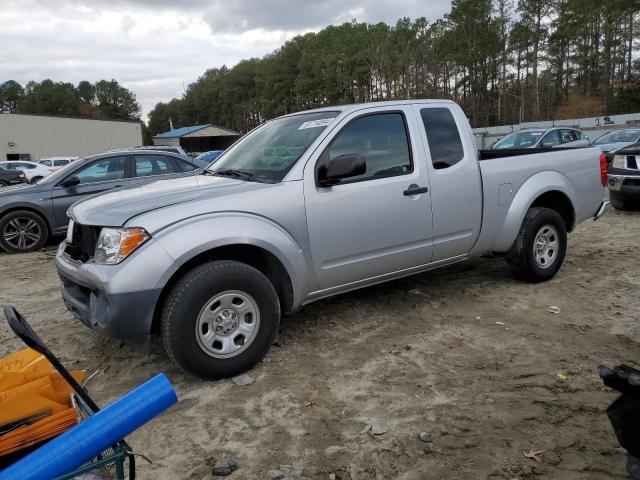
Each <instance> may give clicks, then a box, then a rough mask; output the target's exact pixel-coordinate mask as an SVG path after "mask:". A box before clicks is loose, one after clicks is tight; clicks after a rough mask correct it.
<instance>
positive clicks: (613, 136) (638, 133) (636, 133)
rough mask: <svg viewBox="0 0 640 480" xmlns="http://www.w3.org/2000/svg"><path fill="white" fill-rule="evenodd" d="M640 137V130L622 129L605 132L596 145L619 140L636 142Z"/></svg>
mask: <svg viewBox="0 0 640 480" xmlns="http://www.w3.org/2000/svg"><path fill="white" fill-rule="evenodd" d="M638 137H640V130H622V131H618V132H616V131H614V132H609V133H605V134H604V135H602V136H601V137H600V138H598V139H597V140H596V141H595V142H593V144H594V145H603V144H605V143H618V142H635V141H637V140H638Z"/></svg>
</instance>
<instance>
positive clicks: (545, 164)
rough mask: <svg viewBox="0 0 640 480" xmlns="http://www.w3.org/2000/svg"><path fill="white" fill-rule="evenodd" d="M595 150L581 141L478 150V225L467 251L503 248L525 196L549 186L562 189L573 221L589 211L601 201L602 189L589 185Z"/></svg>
mask: <svg viewBox="0 0 640 480" xmlns="http://www.w3.org/2000/svg"><path fill="white" fill-rule="evenodd" d="M600 153H601V151H600V149H599V148H584V147H583V148H563V149H558V148H537V149H535V150H534V151H533V152H532V150H531V149H529V150H527V149H518V150H516V149H514V150H481V151H480V152H479V153H478V158H479V159H480V160H482V161H480V162H479V166H480V174H481V177H482V189H483V193H484V204H483V209H482V231H481V234H480V236H479V238H478V241H477V242H476V245H475V247H474V249H473V251H474V252H485V251H495V252H505V251H507V250H508V249H509V248H510V247H511V245H512V243H513V239H514V238H515V235H516V234H517V232H518V230H519V229H520V226H521V224H522V212H526V211H527V209H528V208H529V207H530V205H529V204H528V202H531V199H535V198H538V197H539V195H541V194H543V193H544V192H547V191H550V190H552V191H553V190H554V189H557V190H558V191H560V192H568V193H565V194H563V195H565V196H566V197H568V200H570V202H571V204H572V205H573V209H574V212H573V213H574V221H573V225H575V224H577V223H579V222H582V221H584V220H586V219H587V218H590V217H592V216H593V215H594V214H595V212H596V211H597V210H598V208H599V206H600V205H601V203H602V201H603V195H602V191H601V190H600V189H597V188H594V185H599V184H600ZM515 156H517V157H518V158H511V157H515ZM489 160H490V161H489ZM558 174H560V175H558ZM573 225H570V228H569V230H570V229H571V228H573Z"/></svg>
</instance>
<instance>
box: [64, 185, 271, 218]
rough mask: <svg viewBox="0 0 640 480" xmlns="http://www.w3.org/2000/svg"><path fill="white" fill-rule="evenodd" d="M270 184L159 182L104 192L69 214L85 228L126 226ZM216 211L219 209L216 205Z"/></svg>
mask: <svg viewBox="0 0 640 480" xmlns="http://www.w3.org/2000/svg"><path fill="white" fill-rule="evenodd" d="M268 186H269V185H266V184H261V183H255V182H247V181H242V180H236V179H232V178H226V177H213V176H204V175H196V176H193V177H184V178H177V179H174V180H157V181H155V182H151V183H147V184H145V185H142V186H137V187H130V188H125V189H120V190H114V191H112V192H108V193H103V194H100V195H96V196H94V197H90V198H87V199H84V200H81V201H80V202H78V203H75V204H73V205H72V206H71V207H70V208H69V211H68V212H67V213H68V215H69V216H70V217H71V218H73V219H74V220H75V221H76V222H78V223H80V224H82V225H98V226H111V227H115V226H122V225H124V224H125V223H126V222H127V221H128V220H130V219H131V218H133V217H136V216H138V215H141V214H143V213H146V212H149V211H152V210H158V209H161V208H165V207H169V206H172V205H177V204H182V203H184V204H185V206H184V208H185V212H188V210H189V206H188V205H186V204H188V203H189V202H194V201H197V200H201V199H214V198H217V197H222V196H226V195H230V194H235V193H238V192H242V191H248V190H253V189H256V188H264V187H268ZM211 209H212V211H214V210H215V207H214V206H213V205H212V207H211Z"/></svg>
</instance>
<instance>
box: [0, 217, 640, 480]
mask: <svg viewBox="0 0 640 480" xmlns="http://www.w3.org/2000/svg"><path fill="white" fill-rule="evenodd" d="M639 245H640V212H627V213H620V212H616V211H613V210H609V211H608V212H607V214H606V215H605V217H604V218H603V219H601V220H600V221H599V222H596V223H593V222H591V221H588V222H585V223H584V224H582V225H580V226H579V227H578V229H577V230H576V232H574V233H573V234H571V235H570V237H569V250H568V252H567V258H566V260H565V263H564V266H563V268H562V269H561V271H560V272H559V274H558V275H557V276H556V278H555V279H553V280H552V281H550V282H547V283H544V284H539V285H529V284H524V283H519V282H517V281H515V280H513V279H512V278H511V277H510V275H509V271H508V268H507V266H506V264H505V263H504V262H502V261H498V260H494V259H487V258H480V259H474V260H471V261H468V262H464V263H461V264H458V265H455V266H452V267H448V268H445V269H442V270H436V271H433V272H429V273H425V274H421V275H417V276H414V277H410V278H407V279H403V280H399V281H395V282H392V283H388V284H385V285H380V286H377V287H373V288H368V289H364V290H360V291H358V292H354V293H351V294H347V295H342V296H340V297H336V298H333V299H328V300H324V301H321V302H318V303H315V304H312V305H309V306H307V307H306V308H304V309H303V310H302V311H300V312H299V313H296V314H295V315H292V316H290V317H287V318H286V319H285V320H284V321H283V323H282V328H281V335H280V341H279V345H278V346H274V347H273V349H272V351H271V353H270V354H269V356H268V357H267V359H266V360H265V362H264V363H262V364H260V365H259V366H258V367H256V368H255V369H254V370H253V371H251V372H250V375H251V376H252V377H253V378H254V379H255V382H254V383H252V384H250V385H246V386H236V385H234V384H233V383H232V382H231V381H229V380H226V381H220V382H209V383H206V382H201V381H198V380H195V379H193V378H190V377H188V376H185V375H183V374H182V373H181V372H179V371H178V370H177V369H176V368H175V367H174V366H172V365H171V364H170V363H169V361H168V360H167V358H166V356H165V355H164V354H163V352H162V348H161V346H160V344H159V343H158V340H157V339H156V343H155V344H154V345H153V348H152V352H151V354H150V355H147V354H145V353H143V352H141V351H139V350H137V349H136V348H135V347H131V346H128V345H123V344H121V343H120V342H118V341H114V340H111V339H107V338H104V337H102V336H100V335H98V334H97V333H94V332H92V331H90V330H88V329H86V328H85V327H84V326H82V325H81V324H80V323H79V322H77V321H76V320H74V319H73V318H72V316H71V315H70V314H69V313H67V311H66V310H65V308H64V306H63V304H62V301H61V299H60V296H59V294H58V280H57V276H56V273H55V266H54V261H53V254H54V249H55V248H54V246H51V247H49V248H48V249H46V250H45V251H43V252H38V253H34V254H29V255H21V256H19V255H6V254H0V274H1V275H0V303H2V304H5V303H8V304H12V305H15V306H16V307H17V308H18V309H19V310H20V311H21V312H23V314H24V315H25V316H26V317H27V319H28V320H30V321H31V323H32V325H33V326H34V328H35V329H36V330H37V331H38V332H39V333H40V334H41V336H42V337H43V339H44V340H45V342H46V343H47V344H48V345H49V346H50V348H51V349H52V350H53V351H54V352H55V353H56V354H58V356H59V357H61V358H62V359H63V361H64V362H65V363H66V364H67V365H68V366H69V367H72V368H86V369H89V370H94V369H101V372H100V373H99V374H98V375H97V376H96V377H95V378H94V379H93V380H92V382H91V383H90V385H89V389H90V391H91V393H92V395H93V396H94V397H95V398H96V400H98V402H99V403H100V404H106V403H107V402H109V401H111V400H112V399H114V398H116V397H118V396H120V395H122V394H123V393H125V392H126V391H128V390H129V389H131V388H133V387H135V386H136V385H138V384H140V383H142V382H144V381H145V380H146V379H148V378H150V377H151V376H152V375H154V374H155V373H157V372H160V371H163V372H165V373H166V374H167V375H168V376H169V378H170V379H171V381H172V382H173V383H174V385H175V387H176V389H177V391H178V394H179V397H180V400H181V401H180V404H179V406H178V407H174V408H173V409H172V410H171V411H169V412H167V413H166V414H165V415H163V416H162V417H160V418H158V419H156V420H155V421H154V422H152V423H151V424H149V425H147V426H145V427H143V428H142V429H141V430H139V431H138V432H136V433H134V434H133V435H131V436H130V437H129V440H130V443H131V444H132V445H133V447H134V449H135V450H136V451H138V452H140V453H144V454H145V455H147V456H149V457H150V458H151V459H152V460H153V464H152V465H146V464H145V463H144V462H143V461H141V460H140V461H139V469H138V472H139V476H140V478H142V479H178V478H187V479H194V480H202V479H204V478H207V477H208V476H209V475H210V471H211V467H212V466H213V464H214V463H215V461H216V460H219V459H221V458H223V457H224V456H231V457H233V458H234V459H235V460H237V462H238V463H239V466H240V468H239V470H238V471H237V472H235V473H234V474H232V476H231V477H229V478H237V479H272V478H274V477H276V478H277V477H278V476H279V475H285V477H280V478H311V479H329V478H330V475H331V474H335V475H336V478H337V479H343V480H345V479H358V480H360V479H392V478H394V479H395V478H400V479H475V478H491V479H500V478H519V479H525V478H552V479H563V480H571V479H587V478H588V479H594V478H596V479H597V478H624V459H625V454H624V451H623V450H621V449H620V448H618V447H617V442H616V440H615V437H614V436H613V432H612V430H611V428H610V426H609V423H608V420H607V418H606V415H605V413H604V411H605V409H606V407H607V406H608V405H609V403H610V402H611V401H613V400H614V398H615V396H616V395H615V394H614V393H612V392H610V391H607V389H605V388H604V386H603V385H602V383H601V382H600V380H599V378H598V376H597V372H596V366H597V365H598V363H601V362H605V363H608V364H617V363H621V362H628V363H631V364H634V362H635V364H636V365H637V364H638V363H639V362H640V359H639V353H640V323H639V322H638V319H639V318H640V295H639V294H638V293H639V292H640V268H638V267H639V265H640V248H639ZM143 274H144V273H143V272H141V275H143ZM551 306H555V307H558V308H559V309H560V313H552V312H550V311H549V308H550V307H551ZM21 347H22V344H21V343H20V342H19V340H18V339H17V338H15V337H14V336H13V334H12V333H11V332H10V330H9V328H8V327H7V325H6V324H5V323H4V322H0V355H2V354H7V353H9V352H12V351H15V350H17V349H19V348H21ZM559 373H560V374H561V375H560V376H558V374H559ZM563 375H564V376H566V379H564V380H562V379H561V377H562V376H563ZM371 424H374V426H375V427H376V430H377V432H378V433H380V432H385V431H386V433H382V434H381V435H375V436H374V435H372V434H371V432H367V431H366V430H367V426H368V425H371ZM420 432H427V433H428V438H426V440H429V441H426V442H425V441H423V440H421V439H420V438H419V434H420ZM527 452H541V454H540V455H539V460H535V459H529V458H526V457H525V456H524V453H527ZM209 478H212V477H209Z"/></svg>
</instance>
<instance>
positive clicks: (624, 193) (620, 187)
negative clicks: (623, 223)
mask: <svg viewBox="0 0 640 480" xmlns="http://www.w3.org/2000/svg"><path fill="white" fill-rule="evenodd" d="M612 157H613V158H612V160H611V163H610V164H609V171H608V175H607V187H609V200H610V201H611V205H613V208H615V209H617V210H625V209H626V208H628V207H629V206H636V207H637V206H638V205H640V143H636V144H634V145H630V146H628V147H624V148H621V149H620V150H616V152H615V153H614V154H613V156H612Z"/></svg>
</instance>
